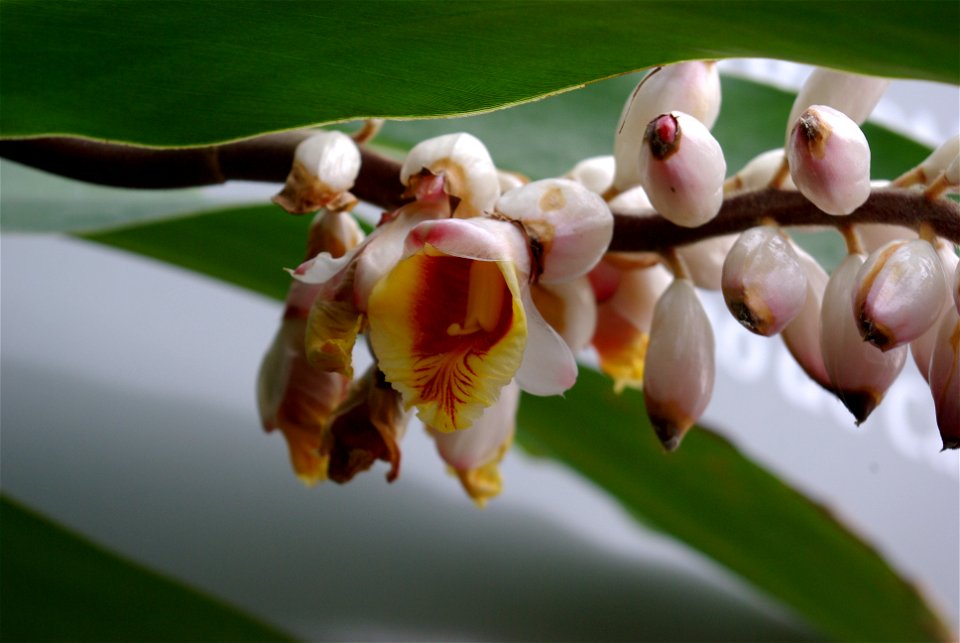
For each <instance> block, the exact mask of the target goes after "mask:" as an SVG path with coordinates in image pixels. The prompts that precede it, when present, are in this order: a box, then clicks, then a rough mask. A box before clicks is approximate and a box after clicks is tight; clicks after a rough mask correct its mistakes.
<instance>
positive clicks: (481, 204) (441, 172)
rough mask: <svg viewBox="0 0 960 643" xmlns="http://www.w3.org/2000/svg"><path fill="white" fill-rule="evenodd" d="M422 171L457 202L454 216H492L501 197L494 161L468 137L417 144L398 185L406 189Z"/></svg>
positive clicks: (443, 138)
mask: <svg viewBox="0 0 960 643" xmlns="http://www.w3.org/2000/svg"><path fill="white" fill-rule="evenodd" d="M424 170H426V171H428V172H430V173H431V174H433V175H436V176H442V177H443V179H444V186H443V189H444V191H445V192H446V193H447V194H448V195H450V196H452V197H456V198H458V199H460V202H459V204H458V205H457V208H456V210H455V211H454V213H453V214H454V216H457V217H462V218H466V217H473V216H477V215H480V214H483V213H484V212H492V211H493V206H494V204H495V203H496V202H497V198H498V197H499V196H500V180H499V178H498V175H497V168H496V167H495V166H494V164H493V159H491V158H490V153H489V152H488V151H487V148H486V146H485V145H484V144H483V143H481V142H480V140H479V139H478V138H477V137H475V136H472V135H470V134H466V133H459V134H446V135H444V136H437V137H435V138H431V139H427V140H425V141H421V142H420V143H417V144H416V145H415V146H414V147H413V149H411V150H410V152H409V153H408V154H407V158H406V159H405V160H404V162H403V165H402V166H401V168H400V182H401V183H403V184H404V185H407V186H409V185H410V180H411V178H412V177H414V176H416V175H418V174H420V173H421V172H422V171H424Z"/></svg>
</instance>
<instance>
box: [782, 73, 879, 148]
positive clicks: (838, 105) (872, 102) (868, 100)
mask: <svg viewBox="0 0 960 643" xmlns="http://www.w3.org/2000/svg"><path fill="white" fill-rule="evenodd" d="M889 84H890V81H889V80H888V79H886V78H878V77H876V76H861V75H859V74H851V73H848V72H844V71H834V70H832V69H824V68H822V67H818V68H817V69H814V70H813V72H812V73H811V74H810V76H808V77H807V80H806V82H804V84H803V87H802V88H800V92H799V93H798V94H797V98H796V100H794V101H793V108H792V109H791V110H790V118H789V119H788V120H787V127H788V128H792V126H793V123H795V122H796V121H797V119H798V118H800V115H801V114H802V113H803V112H804V111H806V110H807V108H808V107H810V106H811V105H827V106H829V107H832V108H833V109H835V110H837V111H839V112H843V113H844V114H846V115H847V117H848V118H849V119H850V120H852V121H853V122H854V123H856V124H858V125H859V124H861V123H863V122H864V121H865V120H867V117H868V116H869V115H870V113H871V112H872V111H873V108H874V107H876V106H877V103H879V102H880V98H882V97H883V93H884V92H885V91H887V86H888V85H889ZM787 136H788V137H789V136H790V130H789V129H788V130H787Z"/></svg>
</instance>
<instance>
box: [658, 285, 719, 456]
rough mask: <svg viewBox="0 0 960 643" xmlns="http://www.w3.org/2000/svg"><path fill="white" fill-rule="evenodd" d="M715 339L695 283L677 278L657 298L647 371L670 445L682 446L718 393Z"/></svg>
mask: <svg viewBox="0 0 960 643" xmlns="http://www.w3.org/2000/svg"><path fill="white" fill-rule="evenodd" d="M713 379H714V339H713V329H712V328H711V327H710V321H709V320H708V319H707V314H706V313H705V312H704V310H703V306H702V305H701V304H700V300H699V299H698V298H697V293H696V291H695V290H694V288H693V284H692V283H691V282H690V281H689V280H687V279H675V280H674V282H673V283H672V284H671V285H670V287H669V288H667V290H666V292H664V293H663V296H661V297H660V299H659V301H657V305H656V307H655V308H654V311H653V322H652V324H651V327H650V344H649V346H648V347H647V355H646V366H645V368H644V373H643V397H644V400H645V402H646V405H647V415H649V416H650V421H651V422H652V423H653V428H654V430H655V431H656V433H657V437H658V438H660V442H662V443H663V446H664V447H665V448H666V449H667V451H673V450H674V449H676V448H677V447H678V446H680V441H681V440H682V439H683V436H684V434H685V433H686V432H687V430H689V429H690V427H691V426H693V423H694V422H696V421H697V419H698V418H699V417H700V415H701V414H702V413H703V411H704V409H705V408H706V406H707V403H708V402H709V401H710V396H711V395H712V393H713Z"/></svg>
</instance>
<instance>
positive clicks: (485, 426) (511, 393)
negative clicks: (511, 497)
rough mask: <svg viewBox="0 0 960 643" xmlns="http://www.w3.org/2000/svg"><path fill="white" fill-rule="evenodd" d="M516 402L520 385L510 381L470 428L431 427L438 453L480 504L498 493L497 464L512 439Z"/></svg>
mask: <svg viewBox="0 0 960 643" xmlns="http://www.w3.org/2000/svg"><path fill="white" fill-rule="evenodd" d="M519 404H520V387H519V386H517V384H516V382H511V383H510V384H507V385H506V386H504V387H503V390H502V391H501V392H500V399H498V400H497V401H496V403H495V404H494V405H493V406H491V407H489V408H487V409H486V410H485V411H484V412H483V415H481V416H480V417H479V418H478V419H477V420H476V421H475V422H474V423H473V426H471V427H470V428H469V429H464V430H462V431H456V432H454V433H444V432H442V431H434V430H431V431H430V433H431V434H432V435H433V439H434V440H436V443H437V451H438V452H439V453H440V457H441V458H443V461H444V462H446V463H447V464H448V465H450V468H451V469H452V470H453V473H454V474H456V476H457V477H458V478H459V479H460V484H462V485H463V488H464V490H465V491H466V492H467V494H469V496H470V497H471V498H472V499H473V501H474V502H475V503H477V505H479V506H480V507H483V506H484V505H485V504H486V503H487V501H488V500H490V499H491V498H493V497H495V496H497V495H498V494H499V493H500V489H501V487H502V483H501V480H500V471H499V464H500V460H502V459H503V456H504V454H506V452H507V449H509V448H510V444H511V442H513V434H514V432H515V430H516V414H517V407H518V406H519Z"/></svg>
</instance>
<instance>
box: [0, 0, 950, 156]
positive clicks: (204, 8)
mask: <svg viewBox="0 0 960 643" xmlns="http://www.w3.org/2000/svg"><path fill="white" fill-rule="evenodd" d="M2 12H3V16H2V20H0V42H2V47H3V50H2V56H0V82H2V94H3V111H2V115H0V132H2V134H3V135H4V136H26V135H37V134H50V133H70V134H80V135H86V136H90V137H94V138H104V139H116V140H126V141H135V142H141V143H148V144H156V145H191V144H200V143H207V142H214V141H222V140H227V139H234V138H239V137H245V136H250V135H254V134H259V133H262V132H266V131H272V130H279V129H287V128H291V127H297V126H303V125H307V124H312V123H322V122H331V121H336V120H344V119H349V118H358V117H366V116H403V117H411V116H412V117H426V116H439V115H450V114H462V113H469V112H477V111H483V110H490V109H496V108H500V107H504V106H508V105H512V104H516V103H518V102H522V101H526V100H530V99H534V98H537V97H542V96H545V95H548V94H551V93H555V92H557V91H562V90H564V89H569V88H573V87H576V86H578V85H580V84H582V83H586V82H591V81H595V80H598V79H601V78H607V77H610V76H615V75H618V74H622V73H624V72H628V71H632V70H637V69H642V68H645V67H648V66H651V65H656V64H660V63H665V62H671V61H676V60H684V59H702V58H723V57H743V56H766V57H771V58H782V59H789V60H797V61H801V62H808V63H814V64H820V65H827V66H835V67H842V68H847V69H852V70H859V71H863V72H869V73H876V74H883V75H892V76H906V77H915V78H924V79H932V80H940V81H946V82H957V80H958V79H960V60H958V57H957V49H956V43H957V33H956V27H957V23H958V16H960V5H958V3H956V2H923V3H905V2H904V3H899V2H898V3H887V2H776V3H760V2H722V3H720V2H710V3H708V2H697V1H688V2H627V1H618V2H603V3H597V2H585V1H578V2H562V3H552V2H551V3H548V2H514V1H509V2H506V1H485V2H469V1H468V2H323V3H317V2H285V3H276V2H243V3H239V4H238V3H231V2H222V1H219V0H207V1H206V2H192V3H183V2H149V3H148V2H52V1H48V2H21V1H16V0H6V1H5V2H4V3H3V5H2Z"/></svg>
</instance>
